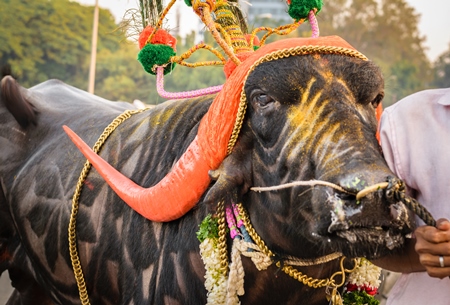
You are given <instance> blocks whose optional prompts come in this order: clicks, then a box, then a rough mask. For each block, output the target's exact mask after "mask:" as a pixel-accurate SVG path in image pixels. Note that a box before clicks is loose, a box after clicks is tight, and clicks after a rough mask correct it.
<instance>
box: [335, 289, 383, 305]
mask: <svg viewBox="0 0 450 305" xmlns="http://www.w3.org/2000/svg"><path fill="white" fill-rule="evenodd" d="M343 299H344V300H343V301H344V305H379V304H380V301H378V300H377V299H375V298H374V297H373V296H371V295H369V294H367V292H365V291H352V292H350V293H344V295H343Z"/></svg>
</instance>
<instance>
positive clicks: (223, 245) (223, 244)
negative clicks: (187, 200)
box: [217, 201, 228, 274]
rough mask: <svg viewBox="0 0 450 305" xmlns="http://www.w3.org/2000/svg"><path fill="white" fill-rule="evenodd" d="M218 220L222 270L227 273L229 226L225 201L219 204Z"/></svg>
mask: <svg viewBox="0 0 450 305" xmlns="http://www.w3.org/2000/svg"><path fill="white" fill-rule="evenodd" d="M217 222H218V228H219V242H218V245H217V246H218V248H219V253H220V265H221V267H222V272H223V273H224V274H226V273H227V272H228V252H227V238H226V235H227V228H226V225H225V203H224V202H223V201H221V202H219V203H218V205H217Z"/></svg>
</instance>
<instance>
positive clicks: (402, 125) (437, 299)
mask: <svg viewBox="0 0 450 305" xmlns="http://www.w3.org/2000/svg"><path fill="white" fill-rule="evenodd" d="M380 136H381V146H382V147H383V152H384V155H385V158H386V161H387V163H388V165H389V167H390V168H391V170H392V171H393V172H394V173H395V174H396V175H397V176H398V177H399V178H401V179H402V180H403V181H405V183H406V184H407V186H408V193H409V194H410V195H412V196H414V197H415V198H416V199H417V200H418V201H419V202H420V203H421V204H423V205H424V206H425V207H426V208H427V209H428V211H430V213H431V214H432V215H433V217H434V218H435V219H436V220H437V219H439V218H447V219H450V88H446V89H434V90H425V91H421V92H418V93H415V94H413V95H410V96H408V97H406V98H404V99H402V100H401V101H399V102H398V103H396V104H394V105H392V106H390V107H387V108H386V109H385V110H384V112H383V115H382V118H381V123H380ZM417 224H418V225H422V224H423V222H422V220H419V219H418V218H417ZM391 304H393V305H403V304H407V305H416V304H417V305H424V304H433V305H449V304H450V279H449V278H445V279H442V280H440V279H437V278H432V277H429V276H428V274H427V273H426V272H416V273H410V274H402V275H401V276H400V278H399V280H398V281H397V282H396V284H395V285H394V287H393V288H392V290H391V292H390V294H389V297H388V300H387V305H391Z"/></svg>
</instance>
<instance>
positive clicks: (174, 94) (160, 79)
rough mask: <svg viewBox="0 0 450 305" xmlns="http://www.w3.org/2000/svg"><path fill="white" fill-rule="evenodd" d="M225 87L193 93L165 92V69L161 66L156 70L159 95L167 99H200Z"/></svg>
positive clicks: (220, 86)
mask: <svg viewBox="0 0 450 305" xmlns="http://www.w3.org/2000/svg"><path fill="white" fill-rule="evenodd" d="M222 87H223V85H218V86H213V87H208V88H204V89H197V90H192V91H182V92H167V91H165V90H164V67H162V66H159V67H157V69H156V90H157V91H158V94H159V95H160V96H161V97H163V98H167V99H183V98H191V97H198V96H203V95H207V94H213V93H217V92H219V91H220V90H222Z"/></svg>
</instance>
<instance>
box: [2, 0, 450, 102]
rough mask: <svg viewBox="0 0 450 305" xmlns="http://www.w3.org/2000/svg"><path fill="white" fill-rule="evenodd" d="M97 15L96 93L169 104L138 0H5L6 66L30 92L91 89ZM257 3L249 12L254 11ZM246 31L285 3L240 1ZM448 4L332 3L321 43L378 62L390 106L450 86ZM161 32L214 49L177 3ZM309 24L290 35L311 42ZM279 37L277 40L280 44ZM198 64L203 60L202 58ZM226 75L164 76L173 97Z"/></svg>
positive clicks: (279, 19)
mask: <svg viewBox="0 0 450 305" xmlns="http://www.w3.org/2000/svg"><path fill="white" fill-rule="evenodd" d="M96 4H97V5H98V7H99V23H98V42H97V47H96V63H95V87H94V88H95V89H94V90H95V91H94V92H95V94H97V95H100V96H102V97H104V98H107V99H111V100H122V101H129V102H132V101H133V100H135V99H139V100H142V101H143V102H145V103H148V104H157V103H160V102H162V101H163V99H162V98H160V97H159V96H158V95H157V94H156V88H155V77H154V76H153V75H150V74H147V73H146V72H145V71H144V70H143V69H142V67H141V65H140V63H139V62H138V61H137V59H136V58H137V53H138V47H137V45H136V39H137V36H138V31H139V29H136V28H133V27H132V26H131V27H130V26H128V27H127V24H128V25H129V24H130V21H132V19H133V18H134V17H133V13H136V12H137V8H138V2H137V0H80V1H69V0H51V1H49V0H16V1H12V0H0V22H1V27H2V30H1V31H0V41H1V44H0V64H1V65H3V64H5V63H9V64H10V65H11V66H12V68H13V72H14V74H15V76H16V77H18V79H19V81H20V83H21V84H22V85H24V86H25V87H30V86H33V85H35V84H38V83H40V82H42V81H45V80H47V79H50V78H57V79H60V80H62V81H64V82H66V83H68V84H70V85H73V86H75V87H78V88H80V89H84V90H87V89H88V76H89V67H90V60H91V45H92V32H93V19H94V18H93V16H94V9H95V6H96ZM250 4H251V5H250ZM241 7H242V9H243V11H244V13H245V14H246V15H247V16H248V20H249V28H250V29H253V28H255V27H258V26H261V25H266V26H276V25H281V24H286V23H287V22H291V20H290V19H289V18H290V17H289V16H288V15H287V13H286V3H285V1H281V0H271V1H267V0H247V1H244V2H241ZM449 13H450V1H448V0H429V1H423V0H333V1H324V6H323V8H322V11H321V12H320V13H319V14H318V21H319V27H320V30H321V33H320V34H321V36H326V35H339V36H341V37H343V38H344V39H345V40H347V41H348V42H349V43H350V44H352V45H353V46H354V47H355V48H356V49H358V50H359V51H360V52H362V53H363V54H365V55H366V56H367V57H368V58H369V59H371V60H373V61H374V62H376V63H377V64H378V65H379V66H380V67H381V68H382V70H383V73H384V76H385V80H386V97H385V101H384V105H385V106H387V105H390V104H392V103H394V102H396V101H397V100H399V99H401V98H402V97H404V96H406V95H408V94H410V93H412V92H415V91H418V90H422V89H427V88H434V87H448V86H450V31H449V30H448V29H449V28H450V18H449ZM168 21H169V22H168V23H166V24H164V25H163V27H164V28H165V29H167V30H170V33H171V34H172V35H174V36H176V37H178V43H177V54H182V52H184V51H185V50H187V49H188V48H190V47H192V46H193V45H194V44H195V42H198V41H200V40H203V41H205V42H208V43H210V44H213V40H212V38H211V37H210V35H209V34H208V33H207V32H206V31H205V29H204V27H202V25H201V24H200V23H199V21H198V18H197V17H196V15H195V14H194V13H193V12H192V11H191V9H190V8H189V7H187V5H185V3H184V1H181V0H180V1H177V4H176V6H175V8H173V9H172V10H171V15H169V16H168ZM310 35H311V33H310V26H309V25H308V24H303V25H301V26H300V27H299V29H298V30H297V31H295V32H294V33H292V34H290V36H310ZM279 38H280V37H277V36H276V35H274V36H273V39H279ZM195 55H196V56H195V57H194V58H193V59H192V61H195V60H205V59H206V58H209V57H208V56H210V53H208V52H206V51H203V52H202V51H200V52H197V53H196V54H195ZM224 79H225V78H224V75H223V71H222V69H221V68H219V67H200V68H196V69H190V68H186V67H182V66H177V67H176V69H175V71H174V72H173V73H171V74H170V75H168V76H166V78H165V85H166V90H167V91H184V90H192V89H198V88H203V87H207V86H211V85H218V84H221V83H223V81H224Z"/></svg>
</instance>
